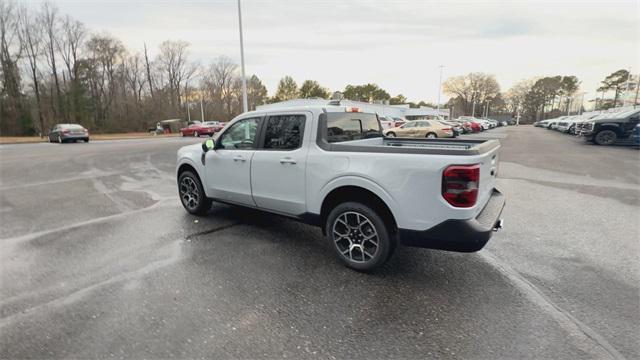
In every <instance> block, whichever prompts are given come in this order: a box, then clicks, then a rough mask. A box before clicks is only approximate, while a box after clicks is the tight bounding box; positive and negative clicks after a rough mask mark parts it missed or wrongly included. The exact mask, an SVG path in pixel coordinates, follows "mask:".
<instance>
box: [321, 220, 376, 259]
mask: <svg viewBox="0 0 640 360" xmlns="http://www.w3.org/2000/svg"><path fill="white" fill-rule="evenodd" d="M332 232H333V241H334V243H335V246H336V247H337V248H338V251H339V252H340V254H341V255H342V256H343V257H344V258H346V259H347V260H349V261H352V262H355V263H366V262H368V261H371V260H372V259H373V258H374V257H375V256H376V254H377V252H378V251H379V247H380V246H379V241H380V239H379V236H378V232H377V230H376V228H375V226H374V225H373V223H372V222H371V220H369V219H368V218H367V217H366V216H364V215H363V214H361V213H358V212H355V211H347V212H344V213H342V214H340V215H339V216H338V217H337V218H336V220H335V221H334V222H333V226H332Z"/></svg>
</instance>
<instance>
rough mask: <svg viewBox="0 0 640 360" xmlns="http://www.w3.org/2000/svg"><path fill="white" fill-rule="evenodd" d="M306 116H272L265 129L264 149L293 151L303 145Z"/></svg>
mask: <svg viewBox="0 0 640 360" xmlns="http://www.w3.org/2000/svg"><path fill="white" fill-rule="evenodd" d="M305 118H306V117H305V116H304V115H277V116H270V117H269V119H268V120H267V128H266V129H265V130H266V131H265V138H264V148H265V149H272V150H293V149H297V148H299V147H300V146H301V145H302V135H303V133H304V123H305Z"/></svg>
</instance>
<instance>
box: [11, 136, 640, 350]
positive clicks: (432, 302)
mask: <svg viewBox="0 0 640 360" xmlns="http://www.w3.org/2000/svg"><path fill="white" fill-rule="evenodd" d="M475 136H476V137H495V138H499V139H500V141H501V142H502V144H503V148H502V151H501V155H500V159H501V164H500V168H499V180H498V186H499V188H500V190H501V191H503V192H504V193H505V194H506V196H507V207H506V208H505V211H504V214H503V216H504V219H505V229H504V230H503V231H501V232H498V233H496V234H495V235H494V237H493V238H492V239H491V241H490V242H489V244H488V245H487V247H486V248H485V249H483V250H482V251H480V252H478V253H474V254H457V253H448V252H441V251H432V250H424V249H413V248H403V249H400V250H399V251H398V252H397V253H396V255H395V257H394V258H393V259H392V261H390V262H389V263H388V264H386V265H385V266H384V267H383V269H381V270H380V271H378V272H376V273H374V274H369V275H367V274H361V273H357V272H354V271H351V270H349V269H347V268H345V267H343V266H342V265H341V264H340V263H339V262H338V261H337V260H336V259H334V257H333V254H332V252H331V249H330V248H329V247H328V245H327V244H325V242H324V239H323V237H322V235H321V232H320V230H318V229H316V228H313V227H310V226H307V225H303V224H300V223H297V222H294V221H291V220H288V219H284V218H281V217H277V216H272V215H264V214H260V213H256V212H251V211H246V210H241V209H237V208H233V207H229V206H226V205H214V207H213V209H212V210H211V212H210V215H209V216H208V217H206V218H202V217H200V218H198V217H194V216H191V215H188V214H187V213H186V212H185V211H184V210H183V209H182V206H181V205H180V202H179V200H178V197H177V190H176V185H175V176H174V168H175V157H176V156H175V154H176V150H177V149H178V148H179V147H181V146H183V145H185V144H189V143H194V142H197V141H199V140H197V139H190V138H168V139H148V140H146V139H145V140H125V141H102V142H91V143H88V144H84V143H78V144H62V145H60V144H32V145H6V146H0V181H1V183H0V191H1V192H0V200H1V203H0V215H1V222H2V227H1V228H0V239H1V240H0V249H1V250H0V271H1V273H0V281H1V283H0V304H1V305H0V357H2V358H52V357H53V358H62V357H69V358H110V357H114V358H195V357H214V358H362V359H375V358H410V359H424V358H433V357H437V358H474V359H475V358H481V359H496V358H502V359H511V358H553V359H569V358H572V359H573V358H594V359H607V358H613V359H621V358H628V359H637V358H640V311H638V309H639V308H640V287H639V284H640V275H639V274H640V265H639V261H638V259H639V258H640V244H639V238H640V221H639V220H640V215H639V214H640V211H639V210H640V209H639V207H640V176H639V175H640V161H639V160H640V155H639V154H640V153H639V152H638V150H636V149H633V148H628V147H609V148H602V147H598V146H594V145H589V144H586V143H584V142H582V141H580V139H577V138H574V137H571V136H568V135H563V134H560V133H557V132H551V131H548V130H544V129H539V128H533V127H531V126H520V127H509V128H507V129H505V128H498V129H495V130H492V131H489V132H486V133H482V134H479V135H475Z"/></svg>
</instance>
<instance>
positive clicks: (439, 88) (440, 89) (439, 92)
mask: <svg viewBox="0 0 640 360" xmlns="http://www.w3.org/2000/svg"><path fill="white" fill-rule="evenodd" d="M438 67H439V68H440V82H439V83H438V105H437V109H438V115H439V114H440V94H441V93H442V69H443V68H444V65H440V66H438Z"/></svg>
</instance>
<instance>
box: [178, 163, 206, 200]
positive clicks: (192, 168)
mask: <svg viewBox="0 0 640 360" xmlns="http://www.w3.org/2000/svg"><path fill="white" fill-rule="evenodd" d="M185 171H191V172H193V173H194V174H196V176H197V177H198V180H200V183H201V184H202V187H203V188H204V191H205V193H206V191H207V188H206V186H204V185H205V184H204V181H203V177H202V175H201V174H200V171H198V167H197V166H195V164H192V163H191V162H190V161H186V160H185V161H183V162H182V163H181V164H180V165H178V169H177V170H176V181H177V180H178V179H179V178H180V175H181V174H182V173H183V172H185Z"/></svg>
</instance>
